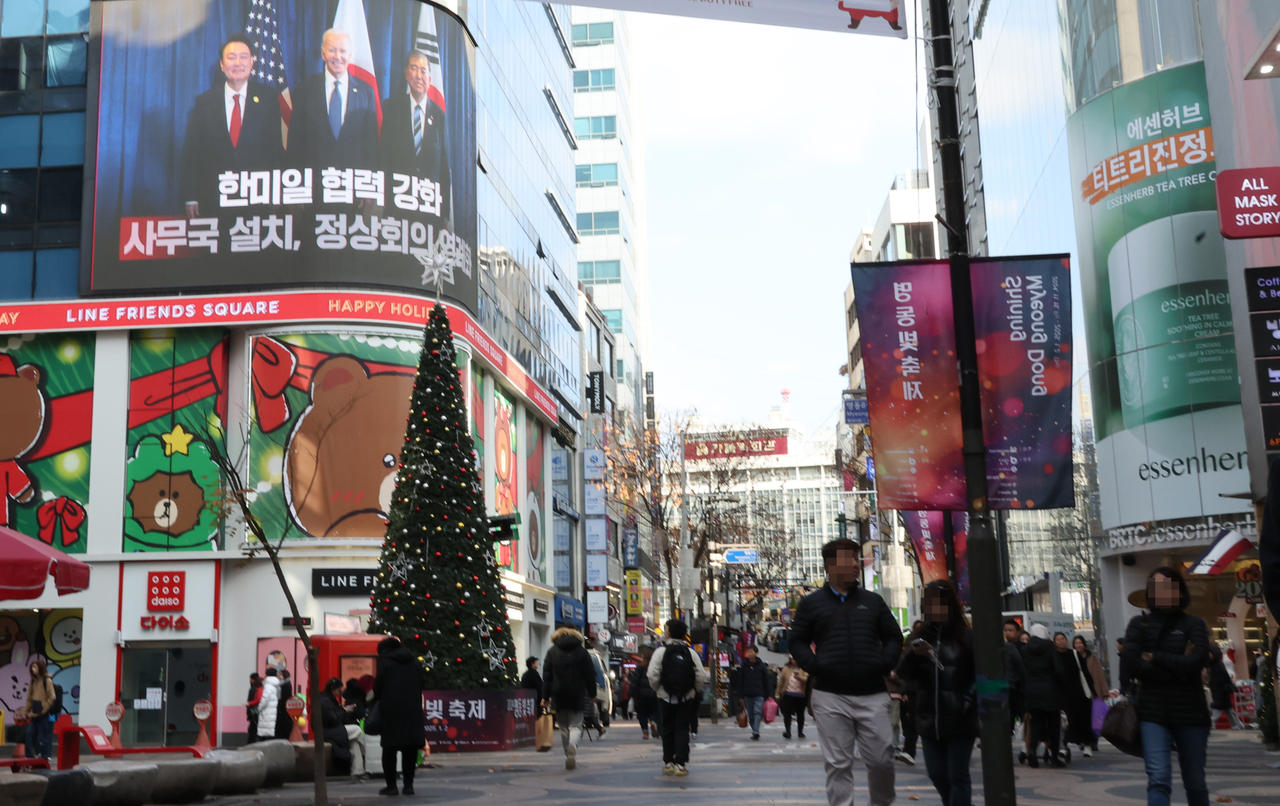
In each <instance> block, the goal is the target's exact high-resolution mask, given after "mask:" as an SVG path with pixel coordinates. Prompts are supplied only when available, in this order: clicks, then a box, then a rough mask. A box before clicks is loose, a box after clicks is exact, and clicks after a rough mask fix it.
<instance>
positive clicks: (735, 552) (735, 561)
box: [724, 548, 760, 565]
mask: <svg viewBox="0 0 1280 806" xmlns="http://www.w3.org/2000/svg"><path fill="white" fill-rule="evenodd" d="M724 561H725V562H726V563H728V564H730V565H755V564H756V563H758V562H760V549H755V548H751V549H725V550H724Z"/></svg>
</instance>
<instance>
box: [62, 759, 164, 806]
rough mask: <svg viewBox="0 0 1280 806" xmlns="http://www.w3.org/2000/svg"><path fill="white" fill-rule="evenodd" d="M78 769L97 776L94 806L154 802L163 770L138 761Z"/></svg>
mask: <svg viewBox="0 0 1280 806" xmlns="http://www.w3.org/2000/svg"><path fill="white" fill-rule="evenodd" d="M77 769H84V770H88V771H89V774H90V775H91V776H93V799H92V800H91V801H89V803H90V804H91V806H142V804H144V803H148V802H150V800H151V790H152V789H153V788H154V787H155V785H156V776H157V775H158V774H159V770H157V769H156V765H155V764H143V763H139V762H136V761H95V762H93V763H91V764H83V765H81V766H80V767H78V768H77Z"/></svg>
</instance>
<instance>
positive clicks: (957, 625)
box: [896, 580, 978, 806]
mask: <svg viewBox="0 0 1280 806" xmlns="http://www.w3.org/2000/svg"><path fill="white" fill-rule="evenodd" d="M920 607H921V610H923V612H924V617H925V623H924V624H923V625H921V626H920V628H919V629H917V630H915V631H913V632H912V633H911V638H910V640H909V642H908V646H909V647H910V649H909V650H908V651H907V652H905V653H903V655H902V659H901V660H900V661H899V662H898V668H897V670H896V674H897V676H898V677H899V678H901V679H902V681H903V682H904V683H906V684H909V685H910V686H911V687H912V692H913V696H914V697H915V718H916V730H917V732H918V733H919V735H920V741H921V742H922V743H923V745H924V763H925V768H926V769H927V770H928V772H929V780H931V781H933V786H934V788H935V789H937V790H938V795H939V796H941V797H942V803H943V806H969V804H970V803H972V791H973V786H972V782H971V781H970V776H969V759H970V757H971V756H972V755H973V742H974V740H975V739H976V738H977V736H978V693H977V684H976V681H977V678H976V676H975V673H974V661H973V638H972V632H971V631H970V629H969V625H968V623H966V622H965V620H964V610H963V609H962V608H961V606H960V600H959V599H958V598H956V593H955V589H954V588H952V587H951V583H950V582H947V581H945V580H938V581H936V582H930V583H929V584H928V585H926V586H925V589H924V599H923V601H922V602H921V605H920Z"/></svg>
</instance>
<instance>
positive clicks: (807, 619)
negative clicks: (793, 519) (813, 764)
mask: <svg viewBox="0 0 1280 806" xmlns="http://www.w3.org/2000/svg"><path fill="white" fill-rule="evenodd" d="M861 558H862V547H861V546H859V545H858V544H857V542H855V541H853V540H850V539H848V538H838V539H836V540H832V541H829V542H828V543H827V544H826V545H824V546H823V547H822V562H823V565H824V566H825V567H826V572H827V584H826V585H824V586H823V587H822V588H821V589H819V590H817V591H815V592H814V593H811V594H809V595H808V596H805V597H804V598H803V599H801V600H800V606H799V607H798V608H796V612H795V616H794V617H793V619H792V623H791V635H790V637H789V638H788V642H787V644H788V646H789V647H790V649H791V654H792V655H793V656H795V659H796V662H797V663H799V664H800V668H801V669H804V670H805V671H806V672H808V673H809V676H810V679H811V680H812V684H813V685H812V688H813V693H812V695H811V698H810V707H811V712H812V713H813V718H814V721H815V722H816V723H817V724H818V743H819V745H820V746H821V748H822V757H823V760H824V762H825V766H826V772H827V801H828V803H830V806H853V791H854V784H853V765H854V755H855V752H857V754H858V755H861V757H862V760H863V762H864V763H865V764H866V765H867V789H868V791H869V793H870V801H871V804H872V806H889V804H890V803H893V800H894V798H895V796H896V793H895V791H894V767H893V726H892V723H891V721H890V715H889V709H890V698H889V692H888V689H887V688H886V686H885V682H884V679H885V676H886V675H887V674H889V672H891V671H892V670H893V668H894V667H895V666H897V664H898V658H899V656H901V654H902V630H901V629H900V628H899V627H898V622H897V621H896V620H895V619H894V617H893V612H892V611H891V610H889V606H888V605H886V604H885V602H884V599H881V598H880V597H879V596H877V595H876V594H875V593H872V592H871V591H869V590H866V589H864V588H863V587H862V586H861V585H860V584H859V583H860V579H861V576H862V560H861ZM814 646H816V647H817V649H816V651H815V650H814V649H813V648H812V647H814ZM855 748H856V749H855Z"/></svg>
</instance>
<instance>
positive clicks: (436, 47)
mask: <svg viewBox="0 0 1280 806" xmlns="http://www.w3.org/2000/svg"><path fill="white" fill-rule="evenodd" d="M414 48H416V49H417V50H420V51H422V52H423V53H425V54H427V63H428V64H430V65H431V86H430V87H428V88H427V97H428V98H430V99H431V100H432V101H434V102H435V103H436V105H437V106H439V107H440V111H441V112H444V111H447V110H446V109H445V106H444V72H443V71H442V70H441V69H440V36H439V35H438V34H437V33H436V10H435V9H434V8H432V7H431V6H429V5H427V4H426V3H423V4H422V9H421V10H420V11H419V12H418V35H417V36H416V37H415V38H414Z"/></svg>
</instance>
